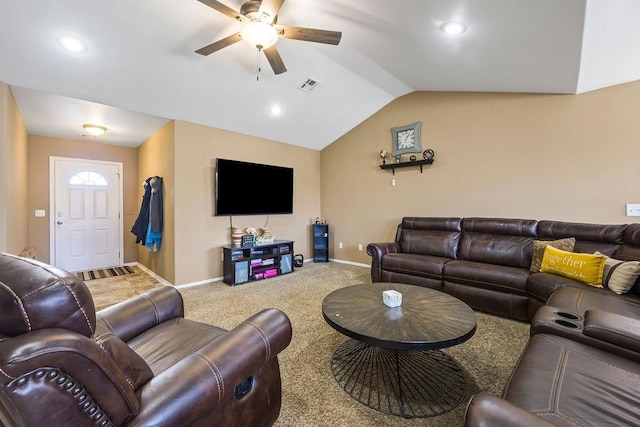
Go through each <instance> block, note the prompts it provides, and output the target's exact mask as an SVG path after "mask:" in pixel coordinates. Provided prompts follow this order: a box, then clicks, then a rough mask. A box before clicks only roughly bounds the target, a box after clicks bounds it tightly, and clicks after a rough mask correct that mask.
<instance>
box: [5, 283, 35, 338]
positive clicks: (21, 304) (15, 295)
mask: <svg viewBox="0 0 640 427" xmlns="http://www.w3.org/2000/svg"><path fill="white" fill-rule="evenodd" d="M0 283H2V282H0ZM2 284H3V285H4V286H6V288H7V290H8V291H9V293H10V294H12V295H13V297H14V298H15V299H16V300H17V301H18V303H19V305H20V310H22V314H24V317H25V320H26V321H27V327H28V328H29V330H30V331H31V320H30V319H29V313H27V310H26V309H25V308H24V303H23V302H22V299H21V298H20V297H19V296H18V295H17V294H16V293H15V292H14V291H13V289H11V288H10V287H9V286H7V285H6V284H4V283H2Z"/></svg>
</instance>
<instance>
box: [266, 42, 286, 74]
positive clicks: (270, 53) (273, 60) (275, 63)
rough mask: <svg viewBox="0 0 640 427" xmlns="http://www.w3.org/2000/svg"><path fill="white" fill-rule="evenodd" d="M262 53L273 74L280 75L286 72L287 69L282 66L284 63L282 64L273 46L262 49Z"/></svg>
mask: <svg viewBox="0 0 640 427" xmlns="http://www.w3.org/2000/svg"><path fill="white" fill-rule="evenodd" d="M263 52H264V55H265V56H266V57H267V61H269V65H271V68H272V69H273V72H274V73H275V74H282V73H284V72H285V71H287V67H285V66H284V62H282V58H281V57H280V54H279V53H278V49H276V47H275V46H271V47H270V48H267V49H264V50H263Z"/></svg>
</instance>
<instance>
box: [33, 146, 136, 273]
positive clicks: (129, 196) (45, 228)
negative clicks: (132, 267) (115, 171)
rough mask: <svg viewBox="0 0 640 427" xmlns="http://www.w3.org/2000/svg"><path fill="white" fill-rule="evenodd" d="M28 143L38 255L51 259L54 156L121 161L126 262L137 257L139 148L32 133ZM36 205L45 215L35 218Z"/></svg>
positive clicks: (34, 240)
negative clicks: (51, 167) (134, 230)
mask: <svg viewBox="0 0 640 427" xmlns="http://www.w3.org/2000/svg"><path fill="white" fill-rule="evenodd" d="M28 146H29V150H28V159H29V161H28V168H29V189H28V194H29V197H28V209H29V210H28V211H29V213H30V215H29V243H30V244H32V245H35V246H37V248H38V259H39V260H41V261H44V262H50V247H49V243H50V239H49V223H50V216H49V215H50V212H49V158H50V157H51V156H54V157H72V158H78V159H90V160H103V161H111V162H122V164H123V165H122V166H123V181H122V188H123V197H122V199H123V211H124V212H123V214H124V217H123V227H124V229H123V233H124V262H134V261H136V260H137V254H136V249H135V244H134V242H135V237H134V235H133V234H131V232H130V230H131V227H132V226H133V222H134V221H135V219H136V217H137V214H138V208H139V204H140V199H138V193H137V189H138V158H137V150H136V149H135V148H129V147H121V146H115V145H107V144H100V143H98V142H97V141H96V140H93V139H90V140H87V141H86V142H84V141H71V140H66V139H60V138H50V137H45V136H37V135H30V136H29V144H28ZM25 193H26V192H25ZM36 209H44V210H45V211H46V216H45V217H40V218H36V217H35V216H34V211H35V210H36Z"/></svg>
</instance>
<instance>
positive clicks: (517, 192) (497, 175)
mask: <svg viewBox="0 0 640 427" xmlns="http://www.w3.org/2000/svg"><path fill="white" fill-rule="evenodd" d="M639 105H640V82H634V83H629V84H624V85H619V86H614V87H610V88H607V89H602V90H598V91H594V92H589V93H585V94H581V95H534V94H492V93H430V92H415V93H411V94H409V95H406V96H404V97H402V98H399V99H397V100H395V101H394V102H392V103H390V104H389V105H388V106H386V107H385V108H383V109H382V110H380V111H379V112H378V113H376V114H375V115H373V116H372V117H370V118H369V119H367V120H366V121H365V122H363V123H362V124H361V125H359V126H357V127H356V128H355V129H353V130H352V131H351V132H349V133H348V134H346V135H345V136H343V137H342V138H340V139H339V140H337V141H336V142H334V143H333V144H331V145H330V146H329V147H327V148H325V149H324V150H323V151H322V162H321V163H322V169H321V175H322V215H323V217H326V218H327V219H328V220H329V222H330V223H331V224H333V226H332V227H331V232H332V239H331V250H330V255H331V257H333V258H338V259H344V260H350V261H356V262H362V263H369V262H370V258H369V257H368V256H367V255H366V252H365V250H366V244H367V243H369V242H374V241H389V240H390V239H391V240H392V239H393V237H394V236H395V228H396V225H397V224H398V223H399V222H400V220H401V219H402V217H403V216H412V215H416V216H460V217H465V216H488V217H524V218H534V219H556V220H566V221H578V222H594V223H628V222H637V220H638V219H640V218H633V217H631V218H629V217H626V216H625V203H640V168H639V167H638V158H639V157H640V143H639V142H638V141H639V138H640V120H639V119H638V114H639V113H640V110H639V109H638V106H639ZM415 121H422V149H423V150H424V149H426V148H432V149H433V150H434V151H435V162H434V164H433V165H431V166H429V167H425V168H424V173H422V174H421V173H420V170H419V168H417V167H416V168H405V169H398V170H397V171H396V186H395V187H394V186H392V185H391V178H392V172H391V171H390V170H381V169H380V168H379V167H378V165H379V164H380V158H379V152H380V150H381V149H385V150H387V151H389V152H391V128H392V127H394V126H403V125H406V124H410V123H412V122H415ZM418 156H419V157H421V155H420V154H419V155H418ZM346 183H348V184H349V185H348V186H346V185H345V184H346ZM340 241H342V242H343V244H344V248H343V249H338V242H340ZM358 243H362V244H363V251H362V252H360V251H358V250H357V245H358Z"/></svg>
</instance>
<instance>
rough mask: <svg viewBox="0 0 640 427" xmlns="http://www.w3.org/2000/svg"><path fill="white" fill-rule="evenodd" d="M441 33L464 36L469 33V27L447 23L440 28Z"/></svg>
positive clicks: (457, 23)
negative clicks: (463, 34)
mask: <svg viewBox="0 0 640 427" xmlns="http://www.w3.org/2000/svg"><path fill="white" fill-rule="evenodd" d="M440 31H442V32H443V33H447V34H462V33H464V32H465V31H467V27H466V26H465V25H464V24H461V23H460V22H445V23H444V24H442V25H441V26H440Z"/></svg>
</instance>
